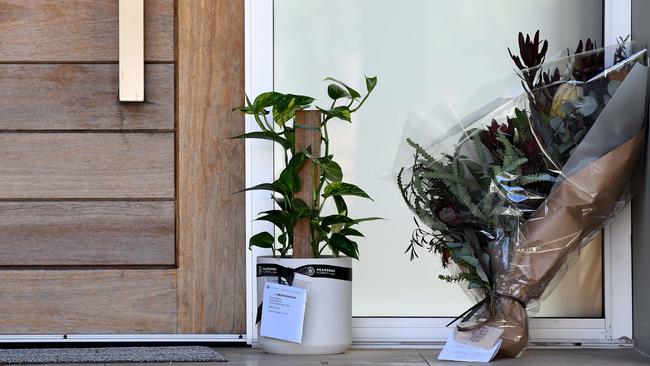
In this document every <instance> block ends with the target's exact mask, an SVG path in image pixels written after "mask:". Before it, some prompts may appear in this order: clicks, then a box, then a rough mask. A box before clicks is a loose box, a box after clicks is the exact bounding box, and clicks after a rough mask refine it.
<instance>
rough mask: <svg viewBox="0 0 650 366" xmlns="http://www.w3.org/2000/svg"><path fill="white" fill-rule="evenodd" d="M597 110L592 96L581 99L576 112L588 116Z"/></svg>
mask: <svg viewBox="0 0 650 366" xmlns="http://www.w3.org/2000/svg"><path fill="white" fill-rule="evenodd" d="M597 108H598V102H597V101H596V98H594V97H592V96H586V97H583V98H582V99H581V100H580V102H579V103H578V112H580V114H582V115H583V116H589V115H591V114H592V113H594V112H595V111H596V109H597Z"/></svg>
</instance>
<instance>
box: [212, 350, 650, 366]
mask: <svg viewBox="0 0 650 366" xmlns="http://www.w3.org/2000/svg"><path fill="white" fill-rule="evenodd" d="M219 351H220V352H222V353H223V354H225V355H226V357H228V359H229V360H230V362H229V363H228V365H230V366H235V365H237V366H240V365H242V366H243V365H246V366H257V365H259V366H262V365H263V366H294V365H295V366H298V365H301V366H312V365H313V366H316V365H318V366H322V365H328V366H343V365H351V366H353V365H379V366H398V365H399V366H401V365H412V366H433V365H454V366H462V365H473V366H476V365H477V364H475V363H474V364H471V363H463V362H442V361H438V360H436V356H437V355H438V352H439V351H438V350H350V351H348V352H346V353H345V354H342V355H332V356H278V355H269V354H266V353H264V352H263V351H261V350H258V349H236V348H235V349H233V348H229V349H220V350H219ZM492 364H494V365H499V366H509V365H534V366H547V365H548V366H563V365H567V366H580V365H589V366H609V365H611V366H628V365H630V366H631V365H650V357H647V356H645V355H643V354H641V353H640V352H638V351H636V350H634V349H629V348H628V349H571V350H569V349H562V350H549V349H543V350H542V349H530V350H527V351H526V352H525V353H524V354H523V355H522V356H521V357H520V358H518V359H508V360H505V359H504V360H497V361H493V362H492Z"/></svg>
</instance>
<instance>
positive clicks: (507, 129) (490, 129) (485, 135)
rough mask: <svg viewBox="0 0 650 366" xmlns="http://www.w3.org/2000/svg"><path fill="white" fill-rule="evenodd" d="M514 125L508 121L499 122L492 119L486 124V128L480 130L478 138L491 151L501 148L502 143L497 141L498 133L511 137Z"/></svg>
mask: <svg viewBox="0 0 650 366" xmlns="http://www.w3.org/2000/svg"><path fill="white" fill-rule="evenodd" d="M514 130H515V129H514V127H513V126H512V124H510V123H507V124H506V123H504V124H499V123H498V122H497V121H496V120H494V119H493V120H492V123H491V124H490V125H489V126H487V130H483V131H481V132H480V135H479V138H480V139H481V142H482V143H483V145H485V146H486V147H487V148H488V149H490V150H491V151H494V150H497V149H499V148H503V144H502V143H501V142H499V139H498V135H499V133H503V134H504V135H506V136H507V137H508V138H512V136H513V135H514Z"/></svg>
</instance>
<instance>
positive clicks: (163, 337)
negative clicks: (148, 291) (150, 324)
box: [0, 334, 246, 343]
mask: <svg viewBox="0 0 650 366" xmlns="http://www.w3.org/2000/svg"><path fill="white" fill-rule="evenodd" d="M32 342H33V343H61V342H71V343H75V342H97V343H111V342H115V343H118V342H120V343H121V342H134V343H154V342H159V343H162V342H187V343H197V342H215V343H218V342H222V343H234V342H237V343H239V342H246V335H243V334H47V335H46V334H34V335H31V334H30V335H25V334H15V335H12V334H5V335H0V343H32Z"/></svg>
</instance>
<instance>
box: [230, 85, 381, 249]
mask: <svg viewBox="0 0 650 366" xmlns="http://www.w3.org/2000/svg"><path fill="white" fill-rule="evenodd" d="M325 80H326V81H329V82H330V83H329V85H328V86H327V95H328V96H329V97H330V98H331V104H330V105H329V107H318V106H314V102H315V99H314V98H312V97H308V96H304V95H295V94H282V93H278V92H266V93H262V94H260V95H259V96H257V97H256V98H255V99H254V100H253V101H251V100H250V99H249V98H248V96H247V97H246V105H245V106H242V107H239V108H235V110H238V111H240V112H243V113H245V114H249V115H252V116H253V118H254V120H255V122H256V123H257V126H258V127H259V131H255V132H249V133H245V134H243V135H240V136H236V138H254V139H266V140H271V141H273V142H274V143H276V144H278V145H279V146H281V147H282V150H283V152H284V163H285V167H284V169H283V170H282V172H281V173H280V174H279V176H278V177H277V179H276V180H275V181H273V182H270V183H262V184H259V185H256V186H254V187H250V188H247V189H246V190H247V191H250V190H265V191H270V192H271V194H272V198H273V200H274V201H275V203H276V206H277V207H276V208H275V209H273V210H269V211H264V212H261V213H260V216H259V217H258V218H257V220H261V221H268V222H270V223H272V224H273V225H274V226H275V227H277V228H278V230H279V232H280V234H279V235H278V237H277V240H276V238H274V236H273V235H272V234H271V233H268V232H261V233H258V234H256V235H254V236H252V237H251V239H250V241H249V246H257V247H262V248H271V249H272V251H273V255H274V256H275V255H276V254H279V255H280V256H281V257H286V256H288V255H289V254H290V251H291V250H292V249H293V248H294V245H295V244H296V241H297V240H308V241H309V248H310V252H311V256H312V257H319V256H320V255H322V253H323V252H324V251H325V249H327V248H329V249H330V251H331V252H332V253H333V255H334V256H339V255H340V254H341V253H342V254H345V255H347V256H349V257H352V258H355V259H358V258H359V248H358V245H357V243H356V242H355V241H354V240H353V239H354V238H355V237H362V236H363V234H362V233H361V232H359V231H358V230H357V229H356V228H355V227H356V226H357V225H358V224H359V223H361V222H364V221H370V220H377V219H378V218H376V217H366V218H352V217H350V215H349V212H348V206H347V204H346V197H348V196H355V197H361V198H365V199H371V198H370V196H369V195H368V194H367V193H366V192H364V191H363V190H362V189H361V188H359V187H357V186H356V185H354V184H351V183H348V182H345V181H343V172H342V170H341V166H340V165H339V164H338V163H337V162H336V161H335V160H334V155H333V154H331V152H330V141H331V140H330V135H329V130H328V126H329V123H330V122H331V121H334V120H340V121H344V122H352V114H353V113H354V112H356V111H358V110H359V108H361V106H362V105H363V104H364V103H365V102H366V100H367V99H368V96H369V95H370V94H371V92H372V91H373V89H374V88H375V86H376V85H377V78H376V77H366V79H365V81H366V93H365V95H363V96H362V95H361V94H360V93H359V92H358V91H356V90H355V89H353V88H352V87H350V86H348V85H347V84H345V83H343V82H341V81H339V80H336V79H333V78H326V79H325ZM314 107H315V108H316V109H317V110H319V111H320V112H321V121H320V126H319V127H317V128H316V129H318V130H319V132H320V135H321V141H322V146H323V149H322V150H323V151H324V152H323V154H322V155H318V156H316V155H314V154H312V149H311V148H307V149H303V150H300V151H297V149H296V130H297V129H300V128H307V129H313V127H308V126H301V125H298V124H296V122H295V115H296V112H298V111H302V110H308V109H313V108H314ZM308 163H312V164H314V165H316V166H317V167H318V168H319V172H320V173H319V176H318V177H317V178H316V182H315V184H313V190H312V192H310V197H311V202H305V201H304V200H302V199H300V198H298V197H296V193H298V192H299V191H300V188H301V181H300V176H299V171H300V169H301V168H302V167H303V166H304V165H305V164H308ZM328 200H332V201H333V202H334V205H335V206H336V213H335V214H331V215H324V213H323V212H322V210H323V206H324V204H325V203H326V201H328ZM300 220H307V221H308V222H309V238H296V237H295V235H294V228H295V226H296V224H297V223H298V222H299V221H300Z"/></svg>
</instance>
